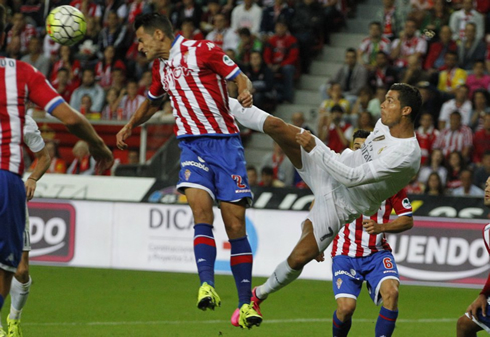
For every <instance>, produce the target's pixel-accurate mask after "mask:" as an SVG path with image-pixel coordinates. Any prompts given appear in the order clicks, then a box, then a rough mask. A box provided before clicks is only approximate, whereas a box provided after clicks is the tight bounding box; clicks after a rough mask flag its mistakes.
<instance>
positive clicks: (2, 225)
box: [0, 170, 26, 273]
mask: <svg viewBox="0 0 490 337" xmlns="http://www.w3.org/2000/svg"><path fill="white" fill-rule="evenodd" d="M25 226H26V189H25V187H24V182H23V181H22V179H21V178H20V177H19V176H18V175H17V174H14V173H12V172H9V171H5V170H0V268H1V269H4V270H6V271H10V272H14V273H15V271H16V270H17V266H18V265H19V262H20V258H21V256H22V247H23V234H24V228H25Z"/></svg>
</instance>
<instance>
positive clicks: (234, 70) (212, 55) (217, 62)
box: [199, 41, 241, 81]
mask: <svg viewBox="0 0 490 337" xmlns="http://www.w3.org/2000/svg"><path fill="white" fill-rule="evenodd" d="M199 53H200V56H201V57H202V60H203V63H204V66H207V67H209V68H210V69H211V70H212V71H214V72H215V73H217V74H218V75H220V76H221V77H223V78H224V79H226V80H227V81H231V80H233V79H234V78H235V77H237V76H238V75H239V74H240V72H241V71H240V68H238V66H237V65H236V63H235V62H233V60H232V59H231V58H230V57H229V56H228V55H226V54H225V52H224V51H223V50H222V49H221V48H219V47H217V46H216V45H215V44H214V43H212V42H210V41H203V43H201V45H200V47H199Z"/></svg>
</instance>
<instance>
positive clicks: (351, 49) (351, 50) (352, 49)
mask: <svg viewBox="0 0 490 337" xmlns="http://www.w3.org/2000/svg"><path fill="white" fill-rule="evenodd" d="M345 53H346V54H347V53H354V54H357V51H356V50H355V49H354V48H347V50H346V51H345Z"/></svg>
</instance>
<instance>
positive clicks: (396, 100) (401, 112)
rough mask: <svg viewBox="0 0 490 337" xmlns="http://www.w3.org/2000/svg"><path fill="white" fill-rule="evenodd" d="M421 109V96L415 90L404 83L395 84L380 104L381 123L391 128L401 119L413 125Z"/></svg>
mask: <svg viewBox="0 0 490 337" xmlns="http://www.w3.org/2000/svg"><path fill="white" fill-rule="evenodd" d="M421 107H422V96H421V95H420V92H419V90H418V89H417V88H415V87H414V86H411V85H409V84H406V83H395V84H393V85H392V86H391V88H390V90H389V91H388V93H387V94H386V97H385V101H384V102H383V104H381V121H382V122H383V124H385V125H387V126H389V127H392V126H394V125H396V124H398V123H400V121H402V120H403V119H406V120H407V121H409V122H410V123H413V121H414V120H415V117H416V116H417V115H418V114H419V111H420V109H421Z"/></svg>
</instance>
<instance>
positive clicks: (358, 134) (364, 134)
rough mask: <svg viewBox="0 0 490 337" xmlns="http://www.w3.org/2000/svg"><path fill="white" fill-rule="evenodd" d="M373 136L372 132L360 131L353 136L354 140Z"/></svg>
mask: <svg viewBox="0 0 490 337" xmlns="http://www.w3.org/2000/svg"><path fill="white" fill-rule="evenodd" d="M370 134H371V132H370V131H366V130H362V129H359V130H357V131H356V132H354V134H353V135H352V140H354V139H356V138H367V137H368V136H369V135H370Z"/></svg>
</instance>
